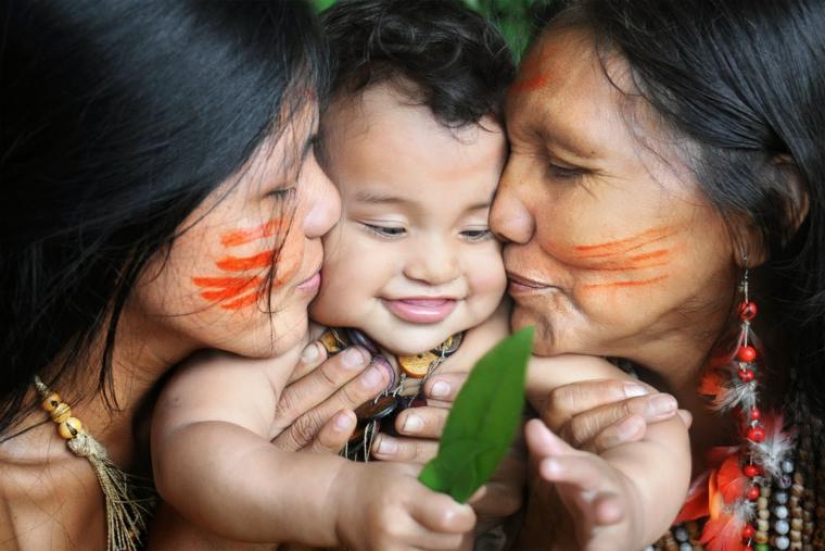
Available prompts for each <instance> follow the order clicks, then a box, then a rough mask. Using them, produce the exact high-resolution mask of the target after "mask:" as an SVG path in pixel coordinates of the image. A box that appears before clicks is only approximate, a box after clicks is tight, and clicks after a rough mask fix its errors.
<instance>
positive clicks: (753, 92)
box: [491, 0, 825, 549]
mask: <svg viewBox="0 0 825 551" xmlns="http://www.w3.org/2000/svg"><path fill="white" fill-rule="evenodd" d="M823 25H825V4H823V3H822V2H819V1H815V0H792V1H787V2H767V1H765V2H760V1H756V2H755V1H721V0H655V1H654V0H634V1H633V2H627V1H623V0H580V1H573V2H570V3H569V6H568V7H567V8H566V9H564V10H562V11H560V13H556V14H552V17H551V18H550V20H549V23H548V24H547V26H546V27H545V28H544V30H543V31H542V33H541V34H540V36H539V38H538V40H537V41H536V42H535V43H534V44H533V46H532V47H531V49H530V51H529V53H528V55H527V56H526V57H525V59H524V61H523V63H522V67H521V70H520V75H519V78H518V80H517V82H516V84H515V85H514V86H513V88H512V90H511V93H510V96H509V99H508V107H507V130H508V135H509V138H510V140H511V147H512V152H511V156H510V159H509V161H508V164H507V167H506V169H505V172H504V175H503V177H502V181H501V184H500V188H499V191H498V195H497V198H496V202H495V204H494V207H493V212H492V214H491V218H492V227H493V228H494V230H495V231H497V233H498V234H499V235H500V236H501V237H502V238H503V239H505V240H506V242H507V245H506V247H505V252H504V255H505V264H506V267H507V271H508V274H509V278H510V288H509V291H510V295H511V296H512V297H513V299H514V301H515V308H514V312H513V315H512V324H513V327H514V328H516V329H518V328H520V327H523V326H526V325H535V326H536V327H537V339H536V348H535V352H536V353H537V354H539V355H552V354H559V353H569V352H574V353H584V354H597V355H601V356H605V357H610V358H616V361H617V363H619V364H620V365H623V366H626V367H627V368H628V369H632V370H633V371H635V372H636V373H637V374H638V376H639V377H640V378H641V379H643V380H647V381H650V382H653V383H654V385H655V386H657V387H658V388H661V389H663V390H666V391H667V392H670V393H672V394H673V395H674V396H675V397H676V398H677V399H678V401H679V403H680V404H681V406H682V407H684V408H686V409H687V410H689V411H690V413H691V414H692V415H693V419H694V421H693V426H692V451H693V461H694V474H695V476H696V481H697V482H696V484H695V485H694V487H693V490H692V492H691V495H690V496H689V499H688V501H687V503H686V506H685V508H684V509H683V511H682V514H681V515H680V517H679V519H678V521H677V524H675V525H674V528H673V529H672V531H671V533H669V534H667V535H666V536H665V537H664V538H663V539H662V540H661V541H660V545H661V546H662V548H666V549H671V548H674V549H675V548H676V547H674V546H675V545H677V544H679V545H681V546H682V547H681V548H685V549H689V548H693V549H698V548H702V546H704V548H707V549H766V548H767V546H772V547H773V548H777V549H787V548H795V549H821V548H822V547H823V545H825V540H823V529H825V508H823V507H822V506H821V505H822V501H821V500H822V498H823V496H825V486H823V483H825V470H823V464H822V455H821V454H822V450H823V444H825V432H823V430H822V421H823V418H824V417H823V416H825V407H824V406H825V401H823V399H822V396H823V390H825V386H824V385H823V382H824V380H823V375H822V374H823V373H824V372H825V371H823V369H824V368H825V308H823V306H824V305H823V296H825V228H823V227H822V224H821V221H820V218H822V217H823V214H825V210H824V209H825V203H823V200H824V197H823V194H825V138H823V133H822V129H823V128H825V74H823V72H822V70H821V68H822V66H823V64H825V39H823V37H822V33H821V29H822V28H823ZM582 392H583V393H584V394H585V395H587V388H584V389H582ZM604 392H605V394H607V393H608V392H609V391H608V390H604ZM709 406H711V407H709ZM560 407H563V405H560V404H554V403H553V401H552V400H550V401H549V404H548V408H555V409H554V410H553V411H551V410H549V409H548V411H547V412H545V420H546V421H547V422H548V423H549V425H550V427H551V428H553V429H555V430H562V429H563V428H564V427H563V426H562V425H564V422H565V420H566V419H568V418H570V416H571V415H572V413H574V412H572V411H571V410H568V411H567V412H561V414H560V412H559V408H560ZM578 409H579V411H580V412H581V410H585V409H587V407H583V406H578ZM612 411H614V412H615V411H617V407H614V408H613V409H612ZM618 411H621V407H620V406H619V407H618ZM585 414H586V415H590V416H591V417H590V422H593V421H594V420H595V425H596V426H605V424H604V423H600V422H599V415H600V413H598V412H595V413H594V412H593V411H590V412H589V413H585ZM593 415H595V417H594V416H593ZM579 423H580V424H581V423H582V421H579ZM593 432H597V431H593ZM593 432H591V434H593ZM545 436H546V437H547V438H549V435H545ZM579 443H581V442H579ZM544 444H545V442H542V439H541V438H536V439H534V440H533V441H532V442H531V449H532V451H533V454H534V456H535V458H536V459H537V460H540V461H544V462H548V461H549V465H553V466H554V467H553V468H555V469H556V470H558V469H562V470H563V469H565V468H566V465H567V464H566V463H565V462H564V460H563V455H564V453H562V452H559V451H558V450H553V451H548V448H547V447H546V446H544ZM544 465H545V466H547V465H548V463H545V464H544ZM662 468H663V469H667V465H662ZM541 472H543V473H545V474H546V471H544V470H542V471H541ZM534 482H535V484H536V487H535V489H534V490H535V491H534V492H532V493H531V494H530V495H531V497H532V499H531V502H530V504H529V511H528V522H527V526H526V527H525V530H524V531H523V532H522V539H521V543H520V544H518V545H517V546H516V547H517V548H519V549H534V548H539V547H541V548H542V549H551V548H571V544H570V543H568V542H565V541H564V540H563V539H562V538H561V536H560V535H559V534H555V535H553V534H552V533H550V532H548V531H547V530H546V529H545V527H546V524H547V523H549V522H550V518H551V517H549V516H548V515H547V511H548V509H546V508H543V507H542V504H543V503H546V502H547V500H549V498H550V497H551V495H550V494H551V493H552V487H551V485H550V484H547V483H545V482H543V481H541V480H540V477H539V478H537V479H535V480H534ZM588 484H590V485H591V486H592V487H595V486H596V485H597V484H596V483H595V482H594V481H593V480H590V481H589V482H588ZM559 493H560V494H561V497H562V500H566V501H565V503H567V504H568V506H569V507H570V508H571V509H573V510H577V509H579V508H581V512H582V513H583V514H582V515H581V516H580V517H578V518H579V519H581V521H580V522H579V523H578V524H579V531H578V533H577V538H578V546H580V547H583V548H587V549H626V548H628V547H627V545H626V544H623V542H622V541H615V540H613V541H611V539H610V530H604V529H603V528H604V527H600V526H599V523H598V522H597V519H594V518H592V515H594V513H592V512H588V509H589V505H590V503H591V502H589V501H575V500H573V501H571V500H569V499H568V498H569V494H570V491H569V488H562V489H560V490H559ZM596 493H598V491H597V492H596ZM593 499H595V498H593ZM545 517H546V518H545ZM700 542H701V543H700ZM575 547H576V546H575V545H572V548H575Z"/></svg>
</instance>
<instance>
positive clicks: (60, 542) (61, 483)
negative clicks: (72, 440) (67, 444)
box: [0, 423, 105, 550]
mask: <svg viewBox="0 0 825 551" xmlns="http://www.w3.org/2000/svg"><path fill="white" fill-rule="evenodd" d="M52 429H53V427H52V426H51V424H50V423H49V424H48V425H45V426H42V427H37V429H35V430H32V431H29V433H28V434H24V435H21V436H18V437H15V438H11V439H9V440H6V441H5V442H2V443H0V548H1V549H4V550H29V549H31V550H41V549H50V550H70V549H103V548H105V530H104V527H105V513H104V509H103V496H102V495H101V491H100V486H99V483H98V481H97V477H96V475H95V473H94V470H93V469H92V467H91V466H90V465H89V463H88V462H87V461H84V460H82V459H79V458H78V457H76V456H75V455H74V454H72V453H71V452H70V451H69V450H67V449H65V448H63V446H62V442H61V441H56V440H54V439H53V438H52V432H53V430H52ZM61 448H63V449H61Z"/></svg>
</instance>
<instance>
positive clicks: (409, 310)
mask: <svg viewBox="0 0 825 551" xmlns="http://www.w3.org/2000/svg"><path fill="white" fill-rule="evenodd" d="M383 302H384V304H385V305H386V306H387V309H388V310H389V311H390V312H392V313H393V314H394V315H395V316H396V317H398V318H400V319H402V320H404V321H407V322H410V323H419V324H430V323H438V322H440V321H443V320H444V319H446V318H447V316H449V315H450V314H451V313H452V312H453V310H454V309H455V307H456V300H455V299H450V298H405V299H398V300H386V299H385V300H384V301H383Z"/></svg>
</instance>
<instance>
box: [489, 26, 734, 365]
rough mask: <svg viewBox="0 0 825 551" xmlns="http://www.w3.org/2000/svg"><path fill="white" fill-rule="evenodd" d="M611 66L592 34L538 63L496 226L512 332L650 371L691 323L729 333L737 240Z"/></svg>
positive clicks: (548, 350)
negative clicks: (724, 301)
mask: <svg viewBox="0 0 825 551" xmlns="http://www.w3.org/2000/svg"><path fill="white" fill-rule="evenodd" d="M605 60H606V61H605V65H602V63H601V60H600V59H599V57H598V56H597V55H596V54H595V52H594V50H593V39H592V37H590V36H589V35H588V34H587V33H586V32H584V31H582V30H578V29H555V30H552V31H551V32H550V33H549V34H547V35H546V36H545V38H543V39H542V40H541V42H540V43H539V44H538V45H537V46H536V47H535V48H534V49H533V50H532V51H531V52H530V53H529V54H528V57H527V59H526V60H525V63H524V65H523V66H522V68H521V69H520V75H519V77H518V78H517V80H516V85H515V86H514V88H513V90H511V93H510V94H509V95H508V98H507V106H506V113H505V116H506V120H507V133H508V137H509V138H510V144H511V149H510V156H509V158H508V161H507V165H506V167H505V169H504V173H503V175H502V178H501V180H500V182H499V188H498V191H497V193H496V198H495V201H494V204H493V208H492V211H491V215H490V225H491V227H492V229H493V230H494V231H496V232H497V233H498V234H499V235H501V236H502V237H503V238H504V239H505V241H506V243H505V247H504V261H505V267H506V269H507V272H508V276H509V280H510V285H509V288H508V292H509V294H510V295H511V297H512V298H513V300H514V303H515V304H514V310H513V316H512V325H513V327H514V328H516V329H518V328H521V327H524V326H527V325H535V326H536V328H537V337H536V341H535V342H536V348H535V351H536V353H538V354H557V353H564V352H574V353H582V354H597V355H605V356H619V357H627V358H630V359H634V360H636V361H638V362H639V363H641V364H643V365H644V364H646V363H647V362H648V361H649V360H651V358H653V356H654V355H656V354H666V353H667V350H669V347H668V345H667V343H668V341H669V339H671V338H677V337H676V336H677V335H684V334H685V326H686V325H691V324H694V323H695V324H696V325H697V327H696V331H697V332H703V331H707V330H709V328H708V325H707V324H708V319H709V318H710V319H712V318H713V316H708V312H709V311H711V312H714V313H715V312H717V311H718V312H720V316H719V318H718V320H717V321H718V322H719V323H720V324H721V323H724V319H723V318H724V311H725V309H726V305H719V304H718V297H719V296H720V295H724V292H725V291H724V290H725V289H729V290H732V289H734V274H733V270H732V266H733V263H732V262H731V259H732V258H733V254H734V253H733V243H732V239H731V236H730V234H729V233H728V231H727V228H726V225H725V222H724V220H723V219H722V217H721V215H719V213H718V212H716V211H715V210H714V209H713V208H712V207H711V205H710V203H709V202H708V201H707V199H706V198H705V197H704V196H703V195H702V194H701V192H700V191H699V187H698V185H697V183H696V181H695V179H694V177H693V176H692V174H691V173H690V171H689V170H688V169H687V167H686V165H685V164H684V163H683V159H682V157H680V156H679V155H678V154H676V149H675V148H674V147H673V146H672V144H673V138H672V135H671V134H669V133H667V132H665V131H663V130H662V129H661V128H660V127H659V126H658V119H657V118H656V117H653V116H650V115H651V112H650V110H649V106H647V105H646V104H644V103H643V102H642V101H641V100H639V96H638V93H636V92H635V90H634V89H633V82H632V80H631V79H628V78H626V77H627V76H628V74H629V73H628V71H627V68H626V65H625V64H624V62H623V60H622V59H621V58H619V57H617V56H608V57H607V58H605ZM660 359H661V358H660Z"/></svg>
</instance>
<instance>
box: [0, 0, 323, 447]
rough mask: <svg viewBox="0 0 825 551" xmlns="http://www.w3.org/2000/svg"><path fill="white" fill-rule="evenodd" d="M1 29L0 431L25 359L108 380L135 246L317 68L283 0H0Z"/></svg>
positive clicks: (299, 93) (237, 153)
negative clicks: (98, 351) (92, 358)
mask: <svg viewBox="0 0 825 551" xmlns="http://www.w3.org/2000/svg"><path fill="white" fill-rule="evenodd" d="M0 33H2V34H1V35H0V83H2V84H0V224H2V233H0V254H1V255H2V256H0V262H2V264H0V333H1V334H0V358H2V359H0V365H2V375H0V433H2V431H5V430H7V429H8V427H9V425H10V423H12V422H13V421H14V420H15V418H16V416H17V415H19V414H20V412H19V410H20V407H21V404H22V403H23V397H24V395H25V393H26V390H27V388H30V384H31V380H32V376H33V374H35V373H42V371H43V370H46V369H48V373H46V374H44V376H47V377H48V378H49V379H50V380H51V381H54V380H56V379H60V378H63V379H70V378H71V377H84V378H85V377H94V376H95V375H94V374H95V373H97V377H98V379H99V385H100V388H101V390H105V389H106V388H108V385H107V381H109V377H110V369H111V365H110V363H111V355H112V346H113V343H114V338H115V333H116V329H117V323H118V319H119V316H120V313H121V311H122V308H123V306H124V303H125V301H126V299H127V297H128V296H129V293H130V291H131V289H132V287H133V285H134V284H135V281H136V279H137V277H138V275H139V274H140V273H141V270H142V269H143V268H144V266H145V265H146V263H147V261H148V260H149V259H150V258H151V257H153V256H154V255H156V254H158V253H159V251H162V250H163V249H164V248H165V247H168V246H169V245H170V244H171V243H172V241H173V240H174V238H175V235H176V231H178V228H179V226H180V225H181V223H182V222H183V221H184V220H185V219H186V218H187V216H188V215H189V214H190V213H192V211H193V210H194V209H195V208H196V207H197V206H198V205H199V204H200V203H201V202H202V201H203V200H204V199H205V198H206V197H207V196H208V195H209V194H210V193H211V192H212V191H213V190H214V189H216V187H218V185H219V184H221V183H222V182H224V181H225V180H226V179H227V178H228V177H230V176H231V175H232V174H233V173H236V172H237V171H238V170H239V169H240V168H241V167H242V166H243V165H244V163H245V162H246V161H247V160H248V159H249V158H250V157H251V155H252V154H253V152H254V151H255V150H256V149H257V148H259V146H260V145H261V144H262V142H263V140H264V138H265V137H267V136H268V135H272V134H273V133H274V134H277V133H278V132H279V128H280V126H282V125H283V124H285V123H288V119H289V116H288V114H289V113H291V112H294V111H295V110H296V109H299V108H300V105H299V104H302V103H304V102H306V101H307V98H309V97H312V94H308V93H307V92H308V91H312V90H314V91H315V92H316V95H315V97H320V96H322V95H323V94H324V93H325V92H324V91H325V89H326V87H327V79H328V69H327V67H326V64H327V62H326V59H327V54H326V50H325V47H324V45H323V41H322V40H321V38H320V34H319V31H318V29H317V27H316V21H315V19H314V15H313V14H312V9H311V7H310V6H309V5H308V4H307V3H305V2H302V1H299V0H289V1H280V0H271V1H255V2H241V1H238V2H223V1H214V0H213V1H197V0H173V1H168V0H157V1H154V0H106V1H91V0H72V1H71V2H52V1H50V0H43V1H39V0H2V1H0ZM285 112H286V113H287V114H286V115H285V114H284V113H285ZM101 336H103V337H104V341H105V345H104V348H105V350H104V354H103V361H102V363H101V362H95V365H90V366H89V370H88V371H86V370H79V369H77V368H76V366H78V365H80V364H82V363H83V362H84V361H85V357H84V356H85V355H88V352H89V347H90V346H91V344H92V342H93V341H94V340H95V339H99V338H100V337H101Z"/></svg>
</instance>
